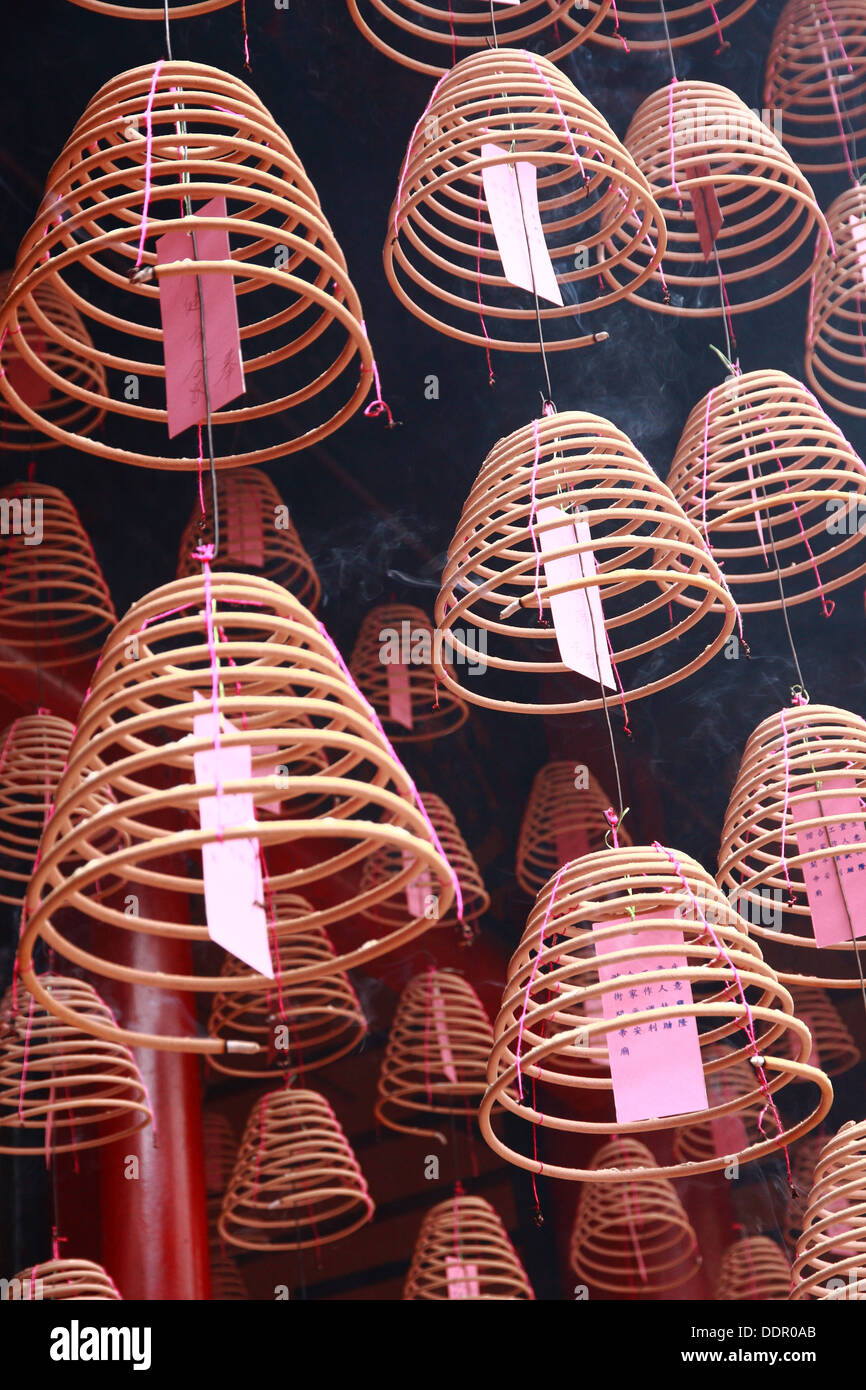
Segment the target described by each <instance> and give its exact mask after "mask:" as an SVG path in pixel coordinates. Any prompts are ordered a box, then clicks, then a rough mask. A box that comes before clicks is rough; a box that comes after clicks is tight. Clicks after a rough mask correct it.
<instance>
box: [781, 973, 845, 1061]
mask: <svg viewBox="0 0 866 1390" xmlns="http://www.w3.org/2000/svg"><path fill="white" fill-rule="evenodd" d="M791 998H792V999H793V1001H794V1012H795V1013H796V1015H797V1017H798V1018H801V1019H802V1020H803V1022H804V1023H805V1025H806V1027H807V1028H808V1029H809V1032H810V1033H811V1034H812V1043H813V1045H814V1049H815V1055H816V1057H817V1059H818V1060H817V1062H816V1063H815V1065H816V1066H820V1068H821V1070H822V1071H823V1072H826V1073H827V1075H828V1076H842V1074H843V1073H844V1072H846V1071H850V1070H851V1068H852V1067H856V1066H857V1064H858V1062H859V1061H860V1055H861V1054H860V1049H859V1047H858V1046H857V1044H856V1042H855V1041H854V1039H853V1038H852V1036H851V1034H850V1032H849V1031H848V1028H847V1027H846V1025H845V1023H844V1021H843V1019H842V1016H841V1014H840V1013H839V1010H838V1009H837V1008H836V1006H835V1004H834V1003H833V1001H832V999H830V997H829V995H828V994H826V993H825V991H824V990H822V989H798V988H797V986H796V985H791Z"/></svg>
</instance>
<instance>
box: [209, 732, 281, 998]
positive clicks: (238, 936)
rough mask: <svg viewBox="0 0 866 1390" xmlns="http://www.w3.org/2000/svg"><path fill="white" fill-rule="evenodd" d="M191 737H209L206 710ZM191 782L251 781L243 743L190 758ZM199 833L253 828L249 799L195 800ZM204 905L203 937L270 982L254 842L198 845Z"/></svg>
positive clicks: (271, 973)
mask: <svg viewBox="0 0 866 1390" xmlns="http://www.w3.org/2000/svg"><path fill="white" fill-rule="evenodd" d="M193 728H194V732H195V735H196V737H197V738H208V739H213V738H214V736H215V733H216V728H215V716H214V713H213V711H212V710H211V709H210V708H208V710H207V712H206V713H202V714H198V715H196V716H195V719H194V721H193ZM193 763H194V766H195V780H196V782H199V783H202V782H206V783H209V782H213V783H214V784H215V785H216V786H217V787H221V786H224V785H226V784H227V783H229V782H234V781H244V780H248V779H249V778H251V777H252V755H251V752H250V748H249V745H245V744H232V745H231V746H229V745H227V744H225V743H221V744H220V747H219V749H217V748H216V747H213V748H207V749H204V750H203V751H202V752H200V753H194V754H193ZM198 807H199V819H200V822H201V828H202V830H223V831H225V830H229V829H231V828H232V827H233V826H236V825H254V824H255V819H256V814H255V808H254V806H253V798H252V795H251V794H250V793H248V792H246V793H239V794H234V793H228V792H225V791H223V792H222V793H220V794H218V795H216V796H203V797H200V798H199V803H198ZM202 868H203V877H204V901H205V914H206V917H207V930H208V935H209V937H210V938H211V940H212V941H215V942H216V943H217V945H218V946H223V947H225V949H226V950H227V951H230V952H231V954H232V955H233V956H237V958H238V959H239V960H242V961H244V962H245V964H247V965H249V966H250V967H251V969H253V970H255V971H257V972H258V973H259V974H260V975H265V976H267V978H268V979H269V980H272V979H273V978H274V969H273V965H272V964H271V953H270V950H269V949H268V926H267V919H266V917H265V907H264V902H265V895H264V886H263V883H262V866H261V860H260V858H259V841H258V839H257V838H253V837H250V838H244V839H239V840H212V841H211V842H210V844H206V845H203V846H202Z"/></svg>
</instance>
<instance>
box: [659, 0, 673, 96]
mask: <svg viewBox="0 0 866 1390" xmlns="http://www.w3.org/2000/svg"><path fill="white" fill-rule="evenodd" d="M659 4H660V5H661V11H662V23H663V24H664V26H665V43H666V44H667V46H668V59H669V61H670V65H671V81H672V82H676V80H677V65H676V63H675V61H674V48H673V44H672V43H671V31H670V29H669V27H668V15H667V10H666V9H665V0H659Z"/></svg>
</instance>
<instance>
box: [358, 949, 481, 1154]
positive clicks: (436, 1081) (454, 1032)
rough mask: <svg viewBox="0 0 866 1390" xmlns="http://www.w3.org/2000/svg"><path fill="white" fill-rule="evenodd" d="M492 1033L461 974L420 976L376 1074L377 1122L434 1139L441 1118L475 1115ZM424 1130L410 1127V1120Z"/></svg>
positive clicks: (404, 999) (406, 994) (404, 1000)
mask: <svg viewBox="0 0 866 1390" xmlns="http://www.w3.org/2000/svg"><path fill="white" fill-rule="evenodd" d="M492 1046H493V1030H492V1028H491V1027H490V1020H489V1019H488V1017H487V1014H486V1013H485V1011H484V1005H483V1004H482V1003H481V1000H480V999H479V998H478V995H477V994H476V993H475V990H474V989H473V988H472V986H471V985H470V984H469V982H468V981H467V980H464V979H463V978H462V976H460V975H456V974H454V972H453V971H451V970H433V969H432V968H431V969H430V970H427V971H425V972H424V974H423V975H416V976H415V978H414V979H412V980H410V981H409V983H408V985H407V986H406V988H405V989H404V990H403V993H402V994H401V995H400V1002H399V1004H398V1005H397V1012H396V1014H395V1015H394V1022H393V1023H392V1024H391V1032H390V1033H389V1035H388V1046H387V1048H386V1051H385V1057H384V1060H383V1062H382V1071H381V1073H380V1075H379V1098H378V1100H377V1101H376V1118H377V1120H379V1121H380V1123H381V1124H383V1125H387V1127H388V1129H394V1130H397V1131H398V1132H399V1133H401V1134H431V1135H432V1134H435V1135H437V1137H438V1138H439V1139H440V1141H441V1142H442V1143H445V1136H444V1135H443V1134H441V1133H438V1132H437V1131H436V1129H435V1128H432V1129H431V1127H430V1122H431V1121H432V1122H433V1124H434V1125H435V1123H436V1121H437V1120H438V1119H439V1117H440V1116H445V1115H463V1116H466V1115H468V1114H469V1113H470V1112H474V1110H475V1108H476V1106H477V1104H478V1101H479V1100H480V1099H481V1097H482V1096H483V1094H484V1088H485V1073H486V1069H487V1058H488V1056H489V1054H490V1049H491V1047H492ZM422 1118H423V1119H424V1120H425V1124H424V1125H423V1126H422V1125H420V1124H414V1123H413V1121H414V1120H416V1119H417V1120H419V1121H420V1120H421V1119H422Z"/></svg>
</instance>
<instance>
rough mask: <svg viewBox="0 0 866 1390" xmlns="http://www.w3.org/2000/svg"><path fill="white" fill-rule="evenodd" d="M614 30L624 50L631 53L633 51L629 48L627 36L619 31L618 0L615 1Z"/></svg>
mask: <svg viewBox="0 0 866 1390" xmlns="http://www.w3.org/2000/svg"><path fill="white" fill-rule="evenodd" d="M613 30H614V33H615V34H616V36H617V38H618V39H619V41H620V43H621V44H622V46H623V48H624V49H625V51H626V53H631V49H630V48H629V46H628V44H627V42H626V39H625V35H624V34H621V33H620V31H619V11H618V10H617V7H616V0H613Z"/></svg>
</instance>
